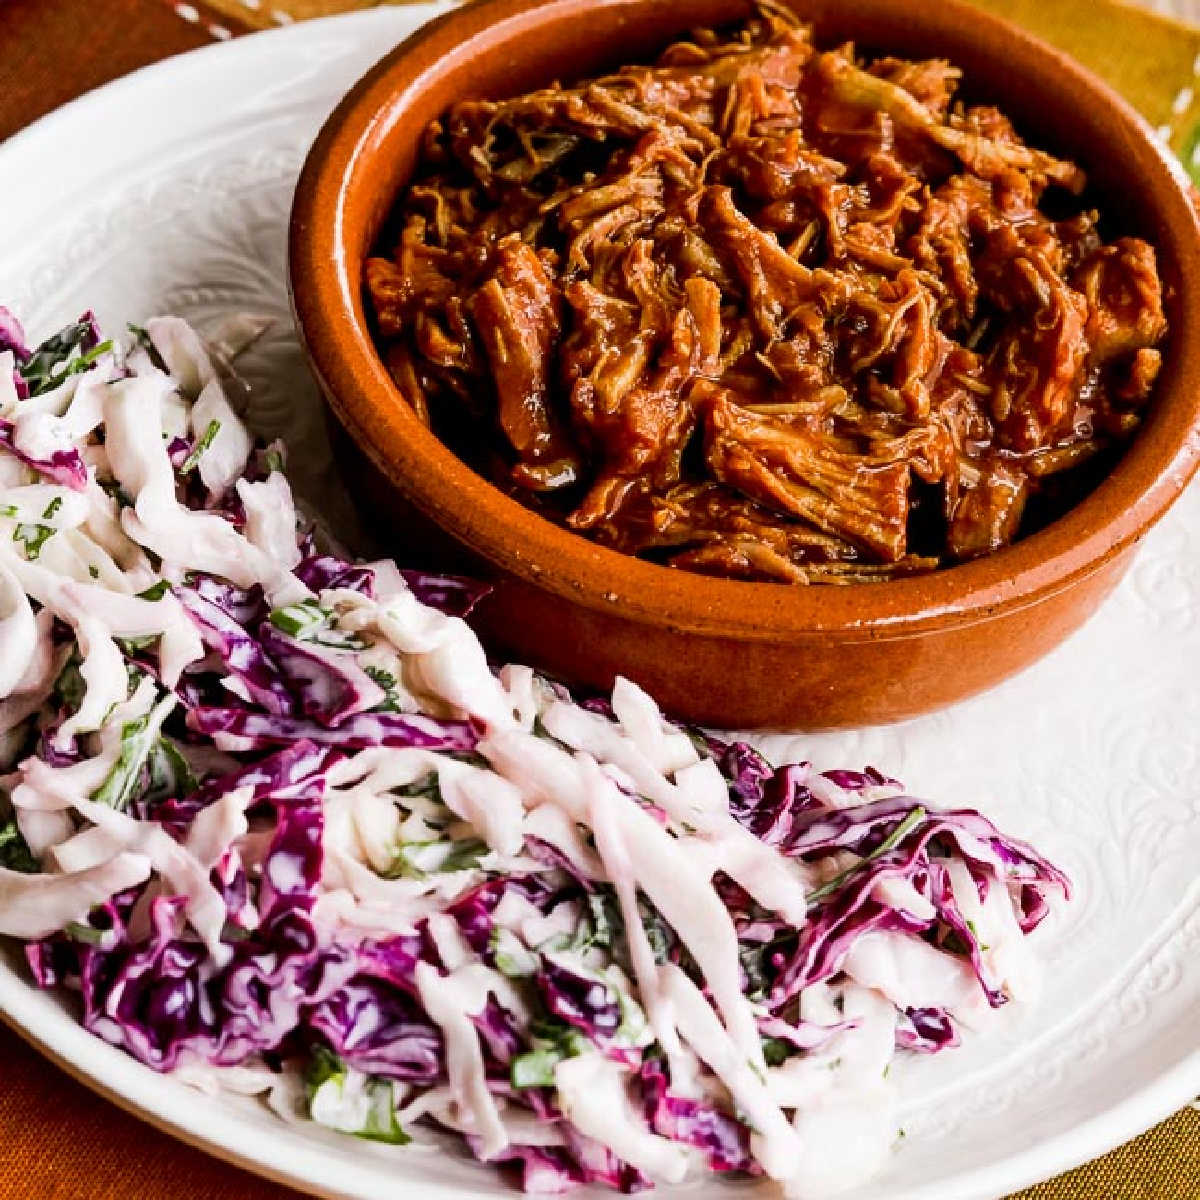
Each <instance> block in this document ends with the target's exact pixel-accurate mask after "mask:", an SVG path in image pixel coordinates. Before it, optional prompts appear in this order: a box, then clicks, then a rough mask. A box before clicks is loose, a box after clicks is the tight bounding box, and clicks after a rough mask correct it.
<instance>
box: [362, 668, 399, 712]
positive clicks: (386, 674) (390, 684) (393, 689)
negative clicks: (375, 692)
mask: <svg viewBox="0 0 1200 1200" xmlns="http://www.w3.org/2000/svg"><path fill="white" fill-rule="evenodd" d="M363 670H365V671H366V673H367V675H368V677H369V678H370V679H373V680H374V681H375V682H376V683H377V684H379V686H380V687H381V688H383V690H384V693H385V694H386V697H387V699H385V700H383V701H382V702H381V703H379V704H377V705H375V707H374V709H372V711H373V712H399V711H400V698H399V692H398V690H399V686H400V684H399V681H398V680H397V679H396V677H395V675H393V674H392V673H391V672H390V671H385V670H383V669H382V668H381V667H364V668H363Z"/></svg>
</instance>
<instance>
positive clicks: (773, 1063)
mask: <svg viewBox="0 0 1200 1200" xmlns="http://www.w3.org/2000/svg"><path fill="white" fill-rule="evenodd" d="M762 1049H763V1058H764V1059H765V1060H766V1063H767V1066H768V1067H777V1066H779V1064H780V1063H781V1062H783V1061H784V1060H785V1059H787V1058H790V1057H791V1056H792V1054H794V1053H795V1050H796V1048H795V1046H793V1045H792V1043H791V1042H789V1041H787V1039H786V1038H773V1037H769V1038H763V1043H762Z"/></svg>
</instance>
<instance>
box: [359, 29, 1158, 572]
mask: <svg viewBox="0 0 1200 1200" xmlns="http://www.w3.org/2000/svg"><path fill="white" fill-rule="evenodd" d="M958 83H959V73H958V71H957V70H956V69H955V68H954V67H953V66H951V65H950V64H948V63H946V62H944V61H940V60H932V61H926V62H907V61H900V60H897V59H893V58H881V59H875V60H873V61H869V62H867V61H863V60H862V59H860V58H859V57H858V56H856V54H855V51H854V48H853V47H851V46H842V47H835V48H832V49H829V50H824V51H823V50H820V49H818V48H816V47H814V45H813V43H812V40H811V37H810V34H809V31H808V30H807V29H806V28H805V27H804V26H802V25H797V24H795V23H793V22H792V21H791V20H790V19H787V18H785V17H783V16H780V15H778V14H775V13H766V14H764V15H762V16H760V17H759V18H756V19H755V20H753V21H751V22H749V23H747V24H746V25H745V26H743V27H742V28H740V29H738V30H735V31H733V32H732V33H722V34H718V33H712V32H701V33H698V34H696V35H694V36H693V38H692V39H691V40H688V41H683V42H679V43H676V44H675V45H673V46H671V47H670V48H669V49H668V50H666V51H665V52H664V54H663V55H662V56H661V58H660V59H659V62H658V63H657V64H656V65H655V66H653V67H629V68H625V69H623V70H621V71H620V72H618V73H617V74H615V75H611V76H607V77H605V78H602V79H598V80H595V81H590V82H585V83H582V84H579V85H577V86H574V87H570V88H564V87H559V86H555V87H552V88H548V89H545V90H542V91H539V92H535V93H531V94H529V95H526V96H521V97H517V98H514V99H511V100H505V101H500V102H490V101H488V102H484V101H469V102H465V103H461V104H459V105H457V106H456V107H454V108H453V109H452V110H451V111H450V112H449V113H448V114H447V115H446V117H445V118H444V119H443V120H442V121H441V122H438V123H435V124H434V125H433V126H432V127H431V128H430V129H429V130H428V133H427V136H426V144H425V154H424V159H423V164H422V167H421V169H420V171H419V173H418V176H417V178H416V179H415V181H414V182H413V184H412V185H411V186H410V187H409V189H408V191H407V193H406V194H405V195H404V196H403V197H402V200H401V203H400V205H399V207H398V210H397V212H396V214H395V220H394V222H393V224H392V226H391V229H392V237H391V239H390V240H389V241H388V242H387V243H386V249H387V251H388V257H377V258H373V259H370V260H369V261H368V264H367V270H366V285H367V290H368V293H369V295H370V298H371V300H372V302H373V309H374V313H375V316H376V319H377V332H378V336H379V340H380V344H381V348H382V350H383V353H384V356H385V359H386V361H387V363H388V366H389V369H390V371H391V374H392V376H393V378H394V379H395V381H396V383H397V384H398V386H399V388H400V390H401V392H402V393H403V395H404V396H405V398H406V399H407V400H408V402H409V403H410V404H411V405H412V406H413V408H414V409H415V410H416V411H417V412H418V413H419V414H421V415H422V417H423V418H424V419H425V420H427V421H428V422H429V423H430V424H431V425H432V427H433V428H434V429H435V431H437V432H438V433H439V434H440V435H441V436H442V437H443V438H445V440H447V442H449V443H450V444H451V445H452V446H454V448H455V449H456V450H458V451H459V453H461V454H462V455H463V456H464V457H465V458H466V459H467V460H468V461H470V462H471V463H472V464H473V465H475V466H476V467H477V468H478V469H479V470H481V471H483V472H484V473H485V474H487V475H488V476H489V477H490V478H492V479H493V480H494V481H495V482H496V483H497V484H498V485H500V486H502V487H504V488H505V489H506V490H509V491H511V492H513V493H514V494H516V495H518V496H520V497H521V498H522V499H524V500H525V501H526V502H527V503H529V504H531V505H533V506H535V507H537V508H538V509H539V511H542V512H544V513H545V514H546V515H548V516H550V517H552V518H554V519H556V520H560V521H563V522H565V523H566V524H567V525H568V526H570V527H572V528H574V529H576V530H578V531H580V532H581V533H584V534H586V535H587V536H590V537H594V538H595V539H597V540H599V541H602V542H604V543H606V544H608V545H611V546H613V547H615V548H617V549H619V550H623V551H626V552H628V553H633V554H639V555H642V556H645V557H650V558H653V559H655V560H656V561H662V562H666V563H669V564H671V565H674V566H679V567H684V568H689V569H692V570H696V571H702V572H705V573H709V574H717V575H724V576H730V577H735V578H745V579H757V580H775V581H784V582H854V581H858V580H868V579H878V578H887V577H890V576H894V575H896V574H905V573H911V572H914V571H924V570H930V569H933V568H935V567H937V566H940V565H946V564H949V563H952V562H955V561H960V560H963V559H968V558H972V557H976V556H978V555H980V554H985V553H987V552H989V551H991V550H994V549H997V548H998V547H1000V546H1003V545H1005V544H1007V543H1008V542H1010V541H1012V540H1013V539H1014V538H1015V537H1017V536H1018V535H1019V534H1020V533H1022V532H1024V531H1025V530H1027V529H1028V528H1030V527H1031V526H1033V525H1036V524H1037V523H1039V522H1043V521H1045V520H1047V519H1050V518H1052V517H1053V516H1054V515H1055V514H1056V513H1057V512H1058V511H1061V510H1062V508H1063V507H1064V506H1066V505H1068V504H1070V503H1072V502H1073V501H1074V500H1076V499H1078V498H1079V497H1080V496H1081V495H1082V494H1083V493H1084V492H1085V491H1086V490H1088V488H1089V487H1090V486H1092V484H1093V483H1094V481H1095V479H1096V478H1097V475H1098V471H1102V470H1103V469H1104V467H1105V465H1106V464H1107V462H1109V461H1111V458H1112V456H1113V454H1115V453H1116V452H1117V450H1118V449H1119V447H1120V445H1121V444H1122V443H1123V442H1124V441H1125V440H1126V439H1128V437H1129V436H1130V435H1131V434H1132V433H1133V431H1134V430H1135V429H1136V427H1137V425H1138V423H1139V420H1140V417H1141V414H1142V411H1143V409H1144V407H1145V405H1146V403H1147V401H1148V400H1149V398H1150V396H1151V393H1152V389H1153V384H1154V380H1155V376H1156V374H1157V372H1158V369H1159V366H1160V362H1161V353H1160V350H1159V346H1160V345H1161V343H1162V341H1163V339H1164V338H1165V336H1166V332H1167V327H1166V321H1165V318H1164V316H1163V308H1162V286H1161V283H1160V280H1159V277H1158V272H1157V267H1156V263H1155V255H1154V251H1153V249H1152V248H1151V247H1150V246H1149V245H1148V244H1147V243H1145V242H1143V241H1141V240H1139V239H1136V238H1129V237H1122V238H1118V239H1117V240H1115V241H1112V242H1107V243H1106V242H1105V241H1104V239H1103V237H1102V235H1101V233H1100V232H1099V230H1098V221H1099V217H1098V215H1097V214H1096V213H1095V212H1092V211H1090V210H1088V209H1086V208H1085V207H1084V205H1083V203H1082V201H1081V200H1080V199H1078V197H1079V196H1080V194H1081V193H1082V191H1083V188H1084V183H1085V181H1084V177H1083V174H1082V172H1081V171H1080V170H1079V169H1078V168H1077V167H1075V166H1073V165H1072V164H1070V163H1066V162H1063V161H1061V160H1058V159H1056V158H1054V157H1052V156H1051V155H1049V154H1046V153H1043V152H1041V151H1039V150H1036V149H1032V148H1030V147H1028V146H1027V145H1026V144H1025V143H1024V142H1023V141H1022V140H1021V139H1020V138H1019V137H1018V135H1017V134H1016V132H1015V131H1014V130H1013V128H1012V126H1011V124H1010V123H1009V121H1008V120H1007V119H1006V118H1005V117H1004V115H1003V114H1002V113H1000V112H998V111H997V110H996V109H994V108H989V107H984V106H971V105H966V104H963V103H961V102H958V101H956V100H955V91H956V88H957V85H958Z"/></svg>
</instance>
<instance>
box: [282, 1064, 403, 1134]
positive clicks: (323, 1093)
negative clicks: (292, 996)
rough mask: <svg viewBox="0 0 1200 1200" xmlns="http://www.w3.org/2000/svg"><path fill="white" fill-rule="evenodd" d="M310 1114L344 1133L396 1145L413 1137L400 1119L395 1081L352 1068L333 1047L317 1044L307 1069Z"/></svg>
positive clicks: (315, 1119) (306, 1081)
mask: <svg viewBox="0 0 1200 1200" xmlns="http://www.w3.org/2000/svg"><path fill="white" fill-rule="evenodd" d="M304 1092H305V1096H306V1098H307V1100H308V1111H309V1115H310V1116H311V1117H312V1119H313V1120H314V1121H318V1122H320V1123H321V1124H322V1125H326V1126H328V1127H329V1128H331V1129H336V1130H338V1131H339V1132H340V1133H352V1134H354V1136H355V1137H360V1138H364V1139H366V1140H367V1141H371V1142H386V1143H388V1144H389V1145H393V1146H404V1145H407V1144H408V1143H409V1142H410V1141H412V1139H411V1138H410V1137H409V1136H408V1134H407V1133H405V1132H404V1130H403V1129H402V1128H401V1127H400V1123H399V1122H398V1121H397V1120H396V1106H395V1099H394V1093H393V1091H392V1085H391V1083H390V1082H389V1081H388V1080H386V1079H375V1078H371V1077H366V1076H363V1075H361V1074H360V1073H359V1072H357V1071H352V1070H351V1069H350V1068H349V1067H348V1066H347V1065H346V1064H345V1063H344V1062H343V1061H342V1060H341V1059H340V1058H339V1057H338V1056H337V1055H336V1054H334V1053H333V1051H332V1050H328V1049H326V1048H325V1047H324V1046H317V1047H314V1049H313V1052H312V1058H311V1059H310V1060H309V1063H308V1066H307V1067H306V1068H305V1071H304Z"/></svg>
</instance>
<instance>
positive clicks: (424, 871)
mask: <svg viewBox="0 0 1200 1200" xmlns="http://www.w3.org/2000/svg"><path fill="white" fill-rule="evenodd" d="M487 852H488V847H487V845H486V843H484V842H481V841H478V840H477V839H475V838H466V839H464V840H462V841H459V842H447V841H440V840H439V841H428V842H401V843H400V844H399V845H398V846H397V847H396V856H395V858H394V859H393V861H392V865H391V867H390V868H389V869H388V870H387V871H386V872H385V873H384V877H385V878H386V879H425V878H427V877H428V876H430V875H438V874H443V873H446V872H451V871H469V870H471V869H472V868H474V867H477V866H479V860H480V859H481V858H482V857H483V856H484V855H485V854H487Z"/></svg>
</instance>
